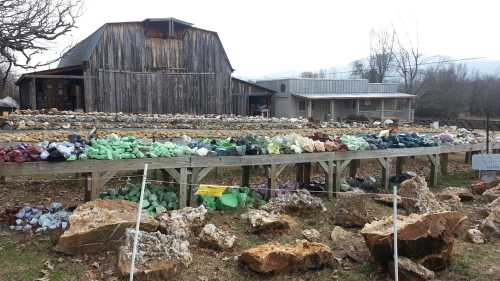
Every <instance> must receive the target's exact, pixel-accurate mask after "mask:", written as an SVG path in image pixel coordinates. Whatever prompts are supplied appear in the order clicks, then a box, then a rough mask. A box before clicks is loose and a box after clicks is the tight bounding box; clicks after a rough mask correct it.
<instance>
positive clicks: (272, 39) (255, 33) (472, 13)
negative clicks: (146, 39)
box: [58, 0, 500, 77]
mask: <svg viewBox="0 0 500 281" xmlns="http://www.w3.org/2000/svg"><path fill="white" fill-rule="evenodd" d="M498 2H499V1H483V0H475V1H459V0H454V1H452V0H450V1H444V0H433V1H426V0H413V1H406V0H397V1H384V0H378V1H370V0H365V1H353V0H349V1H345V0H344V1H333V0H330V1H313V0H307V1H305V0H302V1H291V0H288V1H278V0H267V1H264V0H252V1H239V0H232V1H221V0H217V1H215V0H212V1H207V0H200V1H195V0H178V1H165V0H163V1H160V0H141V1H137V0H105V1H104V0H86V4H85V12H84V15H83V16H82V17H81V18H80V19H79V22H78V25H79V28H78V29H77V30H75V31H74V32H73V34H72V36H71V39H69V38H66V39H64V40H60V42H58V45H59V46H62V45H64V44H66V43H68V42H69V41H72V42H75V43H76V42H78V41H80V40H81V39H83V38H85V37H86V36H88V35H89V34H90V33H92V32H93V31H94V30H96V29H97V28H98V27H100V26H101V25H103V24H104V23H105V22H116V21H141V20H143V19H145V18H154V17H175V18H178V19H181V20H185V21H188V22H191V23H193V24H194V25H195V26H197V27H200V28H204V29H209V30H213V31H216V32H218V34H219V36H220V38H221V40H222V43H223V45H224V48H225V50H226V52H227V54H228V56H229V59H230V61H231V63H232V65H233V67H234V68H235V69H236V72H235V74H236V75H239V76H244V77H259V76H262V75H267V74H271V73H278V72H283V71H289V70H316V69H319V68H326V67H331V66H336V65H346V64H348V63H350V62H351V61H353V60H355V59H358V58H361V57H366V56H367V55H368V52H369V34H370V30H372V29H380V28H390V27H391V26H395V27H396V28H397V30H398V31H399V33H401V34H402V35H404V34H409V35H410V37H412V38H415V34H416V31H417V30H418V33H419V42H420V46H421V49H422V51H423V52H424V53H425V54H427V55H437V54H439V55H446V56H452V57H454V58H465V57H487V58H490V59H500V36H499V31H498V28H499V27H500V17H499V15H498V12H499V8H500V4H499V3H498Z"/></svg>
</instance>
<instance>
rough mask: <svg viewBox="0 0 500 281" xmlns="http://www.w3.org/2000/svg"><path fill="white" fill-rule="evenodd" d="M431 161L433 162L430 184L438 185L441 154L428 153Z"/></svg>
mask: <svg viewBox="0 0 500 281" xmlns="http://www.w3.org/2000/svg"><path fill="white" fill-rule="evenodd" d="M427 158H429V161H430V162H431V176H430V183H431V184H430V185H431V186H437V184H438V178H439V170H440V169H439V164H440V160H439V154H432V155H427Z"/></svg>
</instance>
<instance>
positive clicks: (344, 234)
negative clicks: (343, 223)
mask: <svg viewBox="0 0 500 281" xmlns="http://www.w3.org/2000/svg"><path fill="white" fill-rule="evenodd" d="M351 236H352V233H351V232H349V231H347V230H345V229H343V228H342V227H340V226H335V227H334V228H333V230H332V233H331V234H330V238H331V239H332V241H333V243H338V242H345V241H346V240H347V239H349V238H350V237H351Z"/></svg>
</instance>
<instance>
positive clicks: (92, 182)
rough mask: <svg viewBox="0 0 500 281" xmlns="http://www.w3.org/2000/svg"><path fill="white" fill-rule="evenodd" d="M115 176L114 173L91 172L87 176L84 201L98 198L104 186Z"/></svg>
mask: <svg viewBox="0 0 500 281" xmlns="http://www.w3.org/2000/svg"><path fill="white" fill-rule="evenodd" d="M115 174H116V171H106V172H92V173H89V174H88V175H87V179H86V191H85V201H90V200H95V199H98V198H99V195H100V194H101V192H103V191H104V185H106V183H107V182H108V181H110V180H111V179H112V178H113V177H114V176H115Z"/></svg>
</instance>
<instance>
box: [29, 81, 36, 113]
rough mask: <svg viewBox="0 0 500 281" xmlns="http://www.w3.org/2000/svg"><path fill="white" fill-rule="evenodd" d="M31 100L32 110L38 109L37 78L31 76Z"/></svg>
mask: <svg viewBox="0 0 500 281" xmlns="http://www.w3.org/2000/svg"><path fill="white" fill-rule="evenodd" d="M29 101H30V107H31V109H32V110H36V79H35V78H31V80H30V82H29Z"/></svg>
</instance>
